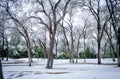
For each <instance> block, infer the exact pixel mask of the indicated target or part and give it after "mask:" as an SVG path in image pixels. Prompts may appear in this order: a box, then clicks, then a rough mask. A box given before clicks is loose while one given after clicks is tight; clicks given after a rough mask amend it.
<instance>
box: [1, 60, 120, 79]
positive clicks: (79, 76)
mask: <svg viewBox="0 0 120 79" xmlns="http://www.w3.org/2000/svg"><path fill="white" fill-rule="evenodd" d="M46 62H47V60H41V59H40V60H37V59H33V63H32V66H31V67H29V66H28V61H27V59H25V58H24V59H10V60H9V61H2V64H3V75H4V78H5V79H120V68H119V67H117V65H116V62H112V59H102V63H103V64H102V65H97V64H95V63H97V59H87V60H86V62H87V64H84V63H83V62H84V59H79V60H78V62H79V63H78V64H71V63H69V60H60V59H58V60H54V66H53V69H45V66H46Z"/></svg>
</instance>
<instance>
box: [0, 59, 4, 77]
mask: <svg viewBox="0 0 120 79" xmlns="http://www.w3.org/2000/svg"><path fill="white" fill-rule="evenodd" d="M0 79H3V72H2V64H1V59H0Z"/></svg>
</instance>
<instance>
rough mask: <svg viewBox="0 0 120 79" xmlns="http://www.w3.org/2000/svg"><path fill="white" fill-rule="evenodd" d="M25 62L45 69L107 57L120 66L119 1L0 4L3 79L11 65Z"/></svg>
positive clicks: (6, 0)
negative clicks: (39, 65)
mask: <svg viewBox="0 0 120 79" xmlns="http://www.w3.org/2000/svg"><path fill="white" fill-rule="evenodd" d="M24 58H27V59H25V60H26V61H27V63H26V64H25V65H27V66H28V67H29V66H30V67H32V66H34V65H35V64H34V61H35V60H36V59H37V60H39V62H41V63H42V62H43V63H44V65H45V67H44V68H46V69H54V62H55V67H57V66H56V63H57V62H58V63H59V64H60V63H62V61H63V62H66V60H67V61H69V63H70V64H77V65H78V64H79V65H80V61H81V60H83V62H82V64H85V65H86V64H90V63H91V62H89V60H90V61H91V60H93V61H94V60H96V62H95V63H93V62H92V63H91V64H97V65H98V66H99V65H103V64H105V63H103V62H104V59H110V60H112V62H113V63H111V62H107V63H106V64H108V63H109V65H111V64H114V65H115V66H117V67H118V68H119V67H120V0H0V79H4V78H3V77H4V74H5V72H4V69H6V68H4V67H5V66H9V63H10V61H12V60H19V59H24ZM40 60H41V61H40ZM87 60H88V62H87ZM19 61H21V60H19ZM6 62H8V63H6ZM17 63H18V62H17ZM17 63H16V64H17ZM67 63H68V62H67ZM7 64H8V65H7ZM14 64H15V63H14ZM22 64H23V63H22ZM37 64H38V63H37ZM64 64H65V63H64ZM70 64H68V65H70ZM18 65H19V63H18ZM93 68H94V67H93ZM96 68H97V67H96ZM45 73H46V72H45ZM49 73H50V74H51V73H52V72H49ZM65 73H66V72H65ZM118 73H120V72H118ZM37 74H38V73H37ZM52 74H53V73H52ZM57 74H59V73H57ZM78 78H79V77H78ZM88 78H89V77H88ZM88 78H85V79H88ZM6 79H13V78H6ZM15 79H16V78H15ZM20 79H23V78H20ZM28 79H30V78H28ZM32 79H33V78H32ZM35 79H37V78H35ZM45 79H46V78H45ZM53 79H54V78H53ZM66 79H67V78H66ZM69 79H70V78H69ZM72 79H76V78H72ZM91 79H97V78H96V77H94V78H91ZM103 79H104V78H103ZM116 79H118V78H116Z"/></svg>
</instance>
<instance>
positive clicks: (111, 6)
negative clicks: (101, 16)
mask: <svg viewBox="0 0 120 79" xmlns="http://www.w3.org/2000/svg"><path fill="white" fill-rule="evenodd" d="M105 1H106V5H107V8H108V11H109V15H110V22H111V24H112V26H113V29H114V32H115V36H116V40H117V42H118V49H119V50H118V66H119V67H120V41H119V40H120V39H119V38H120V36H119V35H120V33H119V29H120V28H119V25H118V27H117V22H119V17H116V16H117V14H116V12H119V11H120V9H119V8H120V5H119V3H120V1H119V0H105ZM118 16H120V14H118Z"/></svg>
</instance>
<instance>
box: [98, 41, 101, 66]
mask: <svg viewBox="0 0 120 79" xmlns="http://www.w3.org/2000/svg"><path fill="white" fill-rule="evenodd" d="M98 64H101V54H100V41H98Z"/></svg>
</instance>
